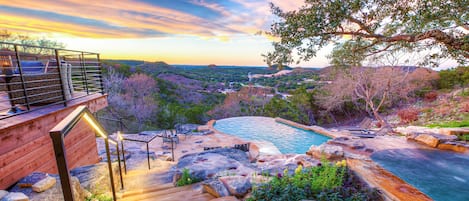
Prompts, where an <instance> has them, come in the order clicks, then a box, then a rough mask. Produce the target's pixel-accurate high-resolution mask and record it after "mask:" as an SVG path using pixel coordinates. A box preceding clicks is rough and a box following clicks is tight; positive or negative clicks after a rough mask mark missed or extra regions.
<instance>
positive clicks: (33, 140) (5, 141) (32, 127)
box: [0, 96, 107, 189]
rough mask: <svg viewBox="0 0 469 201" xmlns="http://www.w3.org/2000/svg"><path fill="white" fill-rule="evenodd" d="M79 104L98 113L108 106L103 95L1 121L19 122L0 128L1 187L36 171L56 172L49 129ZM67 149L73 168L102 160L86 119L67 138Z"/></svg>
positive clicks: (6, 186)
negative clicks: (36, 115)
mask: <svg viewBox="0 0 469 201" xmlns="http://www.w3.org/2000/svg"><path fill="white" fill-rule="evenodd" d="M78 105H87V106H88V108H89V109H90V110H91V111H92V112H95V111H97V110H99V109H102V108H104V107H106V106H107V102H106V97H105V96H101V97H99V98H97V99H93V100H88V101H87V102H84V103H80V104H75V105H73V106H69V107H67V108H62V109H59V110H55V111H50V112H48V113H47V112H44V111H42V112H43V113H44V115H41V116H38V117H35V118H33V119H27V120H25V121H21V116H22V115H18V116H16V117H12V118H15V119H10V118H8V119H4V120H2V121H9V120H10V121H17V122H18V123H17V124H14V125H13V126H10V127H7V128H2V129H0V189H6V188H8V187H9V186H11V185H13V184H14V183H16V182H17V181H18V180H19V179H21V178H23V177H25V176H27V175H29V174H31V173H32V172H34V171H40V172H47V173H57V167H56V161H55V157H54V150H53V147H52V140H51V138H50V136H49V130H51V129H52V128H53V127H54V126H55V125H56V124H57V123H58V122H60V121H61V120H62V119H64V118H65V117H66V116H67V115H68V114H70V113H71V112H72V111H73V110H74V109H75V108H76V107H77V106H78ZM36 112H39V111H36ZM31 113H34V112H31ZM25 115H26V114H25ZM65 149H66V155H67V162H68V166H69V168H70V169H73V168H75V167H79V166H84V165H90V164H94V163H97V162H98V161H99V158H98V152H97V148H96V140H95V133H94V131H93V130H92V129H91V127H89V126H88V125H87V123H86V122H84V121H80V122H79V123H78V124H77V126H76V127H75V128H74V129H73V130H72V131H71V132H70V133H69V134H68V135H67V136H66V137H65Z"/></svg>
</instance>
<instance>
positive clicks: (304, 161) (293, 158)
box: [256, 154, 320, 176]
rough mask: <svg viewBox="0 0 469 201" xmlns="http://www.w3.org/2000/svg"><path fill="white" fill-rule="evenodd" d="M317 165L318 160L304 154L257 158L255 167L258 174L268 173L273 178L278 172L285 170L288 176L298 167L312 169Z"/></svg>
mask: <svg viewBox="0 0 469 201" xmlns="http://www.w3.org/2000/svg"><path fill="white" fill-rule="evenodd" d="M319 163H320V161H319V160H316V159H314V158H311V157H310V156H308V155H306V154H279V155H263V156H259V158H258V159H257V162H256V165H257V166H258V168H259V169H261V170H262V171H261V172H259V173H264V174H265V173H268V174H269V175H271V176H275V175H276V174H277V173H278V172H284V170H285V169H287V170H288V172H289V173H290V174H293V172H294V171H295V169H296V168H297V167H298V166H299V165H301V166H303V167H312V166H317V165H318V164H319Z"/></svg>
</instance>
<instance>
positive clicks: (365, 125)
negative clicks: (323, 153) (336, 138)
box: [340, 117, 373, 132]
mask: <svg viewBox="0 0 469 201" xmlns="http://www.w3.org/2000/svg"><path fill="white" fill-rule="evenodd" d="M372 123H373V120H372V119H370V118H369V117H365V118H363V120H362V121H361V122H360V123H359V124H358V125H356V126H347V127H340V129H342V130H348V131H363V132H367V131H368V129H370V127H371V124H372Z"/></svg>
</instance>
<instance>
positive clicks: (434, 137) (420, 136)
mask: <svg viewBox="0 0 469 201" xmlns="http://www.w3.org/2000/svg"><path fill="white" fill-rule="evenodd" d="M407 140H414V141H417V142H419V143H422V144H425V145H427V146H430V147H433V148H437V147H438V145H439V144H440V143H445V142H451V141H455V140H457V137H456V136H454V135H441V134H435V133H411V134H408V135H407Z"/></svg>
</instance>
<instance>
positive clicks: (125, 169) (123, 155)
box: [121, 140, 127, 174]
mask: <svg viewBox="0 0 469 201" xmlns="http://www.w3.org/2000/svg"><path fill="white" fill-rule="evenodd" d="M121 146H122V159H123V160H124V172H125V174H127V164H126V162H125V153H124V152H125V149H124V140H121Z"/></svg>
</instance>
